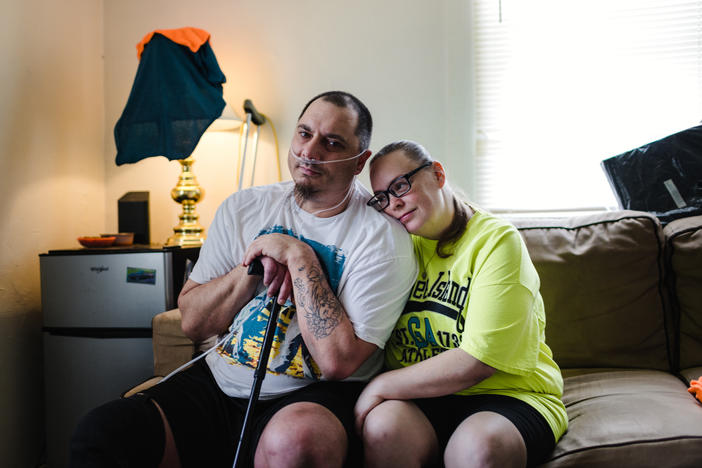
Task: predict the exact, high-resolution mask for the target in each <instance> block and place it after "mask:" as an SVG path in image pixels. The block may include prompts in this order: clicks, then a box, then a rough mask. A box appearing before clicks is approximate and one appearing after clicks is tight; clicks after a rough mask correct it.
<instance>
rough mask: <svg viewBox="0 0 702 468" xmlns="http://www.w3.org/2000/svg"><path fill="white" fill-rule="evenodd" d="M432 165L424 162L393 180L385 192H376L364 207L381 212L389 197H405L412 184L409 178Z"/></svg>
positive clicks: (385, 206)
mask: <svg viewBox="0 0 702 468" xmlns="http://www.w3.org/2000/svg"><path fill="white" fill-rule="evenodd" d="M432 164H433V163H431V162H426V163H424V164H422V165H421V166H419V167H418V168H416V169H414V170H412V171H409V172H408V173H407V174H405V175H401V176H399V177H396V178H394V179H393V181H392V182H390V185H389V186H388V189H387V190H383V191H382V192H378V193H376V194H375V195H373V197H372V198H371V199H370V200H368V203H366V205H368V206H372V207H373V208H375V209H376V210H378V211H383V210H384V209H385V208H387V207H388V205H389V204H390V195H392V196H393V197H395V198H400V197H402V196H403V195H405V194H406V193H407V192H409V191H410V189H411V188H412V184H411V183H410V177H412V176H413V175H415V174H416V173H417V172H419V171H421V170H422V169H424V168H425V167H429V166H431V165H432Z"/></svg>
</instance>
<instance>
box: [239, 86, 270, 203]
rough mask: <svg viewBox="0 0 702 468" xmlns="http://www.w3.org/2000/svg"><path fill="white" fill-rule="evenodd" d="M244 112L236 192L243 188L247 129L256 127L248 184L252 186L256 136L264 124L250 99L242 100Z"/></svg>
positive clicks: (256, 150) (254, 171)
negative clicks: (244, 119)
mask: <svg viewBox="0 0 702 468" xmlns="http://www.w3.org/2000/svg"><path fill="white" fill-rule="evenodd" d="M244 112H246V121H245V122H244V127H243V129H242V132H241V133H242V135H244V136H243V139H244V151H243V152H242V155H241V164H240V166H239V188H238V190H241V188H242V187H243V186H244V169H245V168H246V147H247V146H248V143H249V127H250V126H251V123H253V124H254V125H256V134H255V135H254V141H253V145H254V147H253V166H252V169H251V183H250V184H249V185H250V186H253V182H254V174H255V173H256V155H257V153H258V136H259V135H260V133H261V125H263V124H264V123H266V118H265V117H264V116H263V114H261V113H260V112H258V111H257V110H256V108H255V107H254V105H253V103H252V102H251V99H246V100H244Z"/></svg>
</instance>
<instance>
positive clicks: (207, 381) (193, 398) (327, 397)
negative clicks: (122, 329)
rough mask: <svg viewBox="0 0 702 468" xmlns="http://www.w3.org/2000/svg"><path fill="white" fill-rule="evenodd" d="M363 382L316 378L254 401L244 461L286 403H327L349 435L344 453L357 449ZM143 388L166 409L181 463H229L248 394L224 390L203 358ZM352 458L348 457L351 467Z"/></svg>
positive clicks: (250, 459) (234, 448)
mask: <svg viewBox="0 0 702 468" xmlns="http://www.w3.org/2000/svg"><path fill="white" fill-rule="evenodd" d="M364 385H365V383H364V382H317V383H314V384H311V385H308V386H307V387H304V388H302V389H299V390H296V391H294V392H292V393H289V394H286V395H284V396H282V397H280V398H275V399H272V400H260V401H258V402H257V404H256V407H255V409H254V414H253V415H252V417H251V419H250V423H249V424H250V426H249V427H250V430H251V433H250V434H251V436H250V439H249V440H250V445H249V450H247V453H246V455H247V456H245V457H244V460H245V461H246V466H253V456H254V454H255V449H256V445H257V443H258V439H259V437H260V435H261V433H262V432H263V429H264V428H265V426H266V424H267V423H268V421H269V420H270V419H271V418H272V417H273V415H274V414H275V413H276V412H277V411H278V410H280V409H281V408H283V407H284V406H287V405H289V404H291V403H295V402H303V401H304V402H313V403H318V404H320V405H322V406H324V407H326V408H327V409H329V410H330V411H331V412H332V413H334V414H335V415H336V417H337V418H338V419H339V421H341V423H342V425H343V426H344V427H345V428H346V433H347V436H348V439H349V448H348V456H347V458H349V457H351V456H353V455H357V454H359V453H361V447H360V441H359V439H358V437H357V436H356V433H355V430H354V416H353V407H354V404H355V402H356V399H357V398H358V395H359V394H360V392H361V391H362V390H363V387H364ZM143 393H145V394H147V395H148V396H150V397H151V398H153V399H154V400H155V401H156V402H157V403H158V404H159V406H160V407H161V408H162V409H163V412H164V413H165V414H166V418H167V419H168V422H169V424H170V426H171V429H172V431H173V436H174V438H175V443H176V447H177V448H178V454H179V456H180V460H181V464H182V466H183V467H203V466H207V467H218V466H223V467H231V466H232V463H233V462H234V454H235V452H236V446H237V442H238V440H239V435H240V432H241V426H242V424H243V421H244V415H245V414H246V406H247V404H248V399H247V398H231V397H229V396H227V395H226V394H224V393H223V392H222V391H221V390H220V389H219V386H218V385H217V383H216V381H215V379H214V377H213V376H212V373H211V372H210V369H209V367H208V366H207V364H206V363H205V362H204V360H200V361H198V362H196V363H195V364H193V365H192V366H191V367H189V368H188V369H186V370H184V371H182V372H179V373H178V374H176V375H174V376H173V377H171V378H170V379H168V380H167V381H166V382H163V383H160V384H158V385H156V386H154V387H151V388H149V389H147V390H145V391H144V392H143ZM247 459H248V460H247ZM356 462H357V461H356V460H352V461H350V464H351V466H353V465H355V463H356ZM348 464H349V463H347V465H348Z"/></svg>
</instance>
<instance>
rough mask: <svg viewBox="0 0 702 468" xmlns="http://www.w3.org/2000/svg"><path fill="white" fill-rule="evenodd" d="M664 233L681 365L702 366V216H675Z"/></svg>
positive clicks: (683, 367) (684, 367) (686, 366)
mask: <svg viewBox="0 0 702 468" xmlns="http://www.w3.org/2000/svg"><path fill="white" fill-rule="evenodd" d="M663 233H664V234H665V236H666V241H667V249H666V251H667V254H668V258H667V259H666V260H667V264H668V265H669V268H670V269H671V271H672V274H671V276H670V284H671V289H672V290H673V291H674V292H675V298H674V303H675V306H676V307H675V308H676V312H677V314H678V315H677V320H676V321H677V322H678V327H679V330H680V368H681V369H687V368H689V367H694V366H702V216H692V217H689V218H681V219H677V220H675V221H673V222H671V223H670V224H668V225H667V226H666V227H665V229H664V231H663Z"/></svg>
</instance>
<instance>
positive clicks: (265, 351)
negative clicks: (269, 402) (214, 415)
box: [234, 260, 280, 468]
mask: <svg viewBox="0 0 702 468" xmlns="http://www.w3.org/2000/svg"><path fill="white" fill-rule="evenodd" d="M249 274H250V275H259V276H260V275H263V265H261V262H260V261H258V260H254V261H253V262H251V264H250V265H249ZM279 311H280V305H279V304H278V295H277V294H276V296H275V297H273V305H272V307H271V315H270V317H268V324H267V325H266V333H265V334H264V335H263V346H262V347H261V352H260V354H259V356H258V365H257V366H256V370H255V371H254V380H253V385H252V386H251V395H250V396H249V404H248V405H247V407H246V415H245V416H244V424H243V425H242V426H241V435H239V443H238V444H237V446H236V455H235V456H234V468H240V467H243V462H242V461H241V460H242V459H243V458H244V457H243V456H241V452H243V451H244V450H245V449H246V446H248V444H249V438H250V436H251V434H249V416H250V415H251V413H253V409H254V406H256V402H257V401H258V395H259V393H261V384H263V379H265V378H266V367H267V366H268V358H269V357H270V354H271V346H272V344H273V335H275V326H276V323H277V322H278V312H279Z"/></svg>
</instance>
